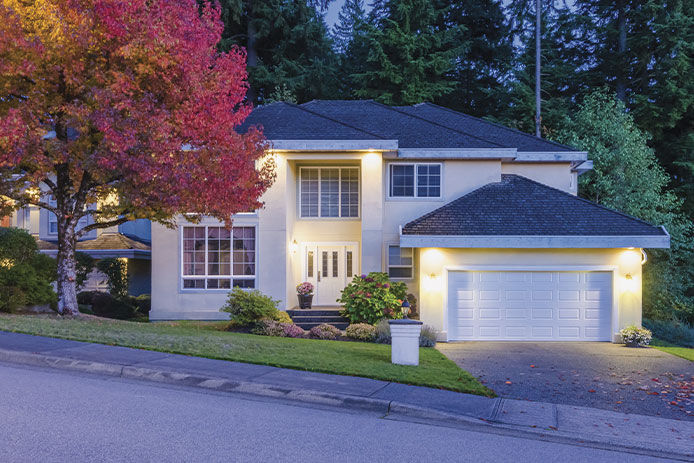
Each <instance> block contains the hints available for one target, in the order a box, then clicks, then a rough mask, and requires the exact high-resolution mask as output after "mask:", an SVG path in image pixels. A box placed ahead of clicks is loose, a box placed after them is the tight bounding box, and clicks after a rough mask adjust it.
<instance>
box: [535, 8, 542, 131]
mask: <svg viewBox="0 0 694 463" xmlns="http://www.w3.org/2000/svg"><path fill="white" fill-rule="evenodd" d="M541 36H542V2H541V1H540V0H536V2H535V136H536V137H537V138H542V130H541V126H542V98H541V95H540V91H541V89H542V86H541V85H540V77H541V72H540V71H541V66H542V46H541V44H540V37H541Z"/></svg>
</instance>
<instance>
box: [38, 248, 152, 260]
mask: <svg viewBox="0 0 694 463" xmlns="http://www.w3.org/2000/svg"><path fill="white" fill-rule="evenodd" d="M40 252H41V253H42V254H46V255H49V256H57V255H58V250H57V249H42V250H40ZM77 252H83V253H85V254H89V255H90V256H92V257H96V258H99V259H105V258H109V257H125V258H128V259H145V260H149V259H151V256H152V251H148V250H145V249H77Z"/></svg>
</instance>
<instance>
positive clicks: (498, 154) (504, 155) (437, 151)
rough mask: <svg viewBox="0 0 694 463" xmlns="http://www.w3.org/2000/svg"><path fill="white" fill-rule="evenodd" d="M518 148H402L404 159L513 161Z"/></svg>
mask: <svg viewBox="0 0 694 463" xmlns="http://www.w3.org/2000/svg"><path fill="white" fill-rule="evenodd" d="M517 151H518V150H517V149H516V148H433V149H432V148H400V149H399V150H398V158H402V159H503V160H512V159H515V158H516V155H517Z"/></svg>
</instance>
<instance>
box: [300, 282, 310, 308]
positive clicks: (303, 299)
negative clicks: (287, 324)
mask: <svg viewBox="0 0 694 463" xmlns="http://www.w3.org/2000/svg"><path fill="white" fill-rule="evenodd" d="M296 294H297V296H299V308H300V309H310V308H311V305H312V304H313V285H312V284H311V283H309V282H308V281H304V282H303V283H299V284H298V285H296Z"/></svg>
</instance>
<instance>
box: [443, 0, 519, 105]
mask: <svg viewBox="0 0 694 463" xmlns="http://www.w3.org/2000/svg"><path fill="white" fill-rule="evenodd" d="M446 20H447V21H448V22H450V23H452V24H456V25H461V26H463V27H465V29H466V30H465V37H467V39H468V40H469V46H468V47H467V48H466V49H464V50H462V53H461V54H460V55H459V56H457V57H456V58H455V67H454V69H453V71H452V75H453V78H454V80H455V87H454V89H453V91H452V92H451V93H449V94H446V95H445V96H442V97H439V98H438V99H436V100H435V101H436V103H438V104H441V105H443V106H447V107H449V108H452V109H456V110H459V111H462V112H464V113H467V114H471V115H474V116H479V117H485V116H489V115H497V114H499V113H501V111H502V109H503V108H505V107H507V106H508V104H509V98H508V89H507V88H506V85H505V83H506V82H507V81H508V78H509V77H510V71H511V65H512V61H513V46H512V40H513V37H512V35H511V29H510V26H509V24H508V21H507V19H506V16H505V14H504V11H503V6H502V4H501V1H500V0H479V1H477V0H464V1H458V2H451V5H450V10H449V13H448V14H447V17H446Z"/></svg>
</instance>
